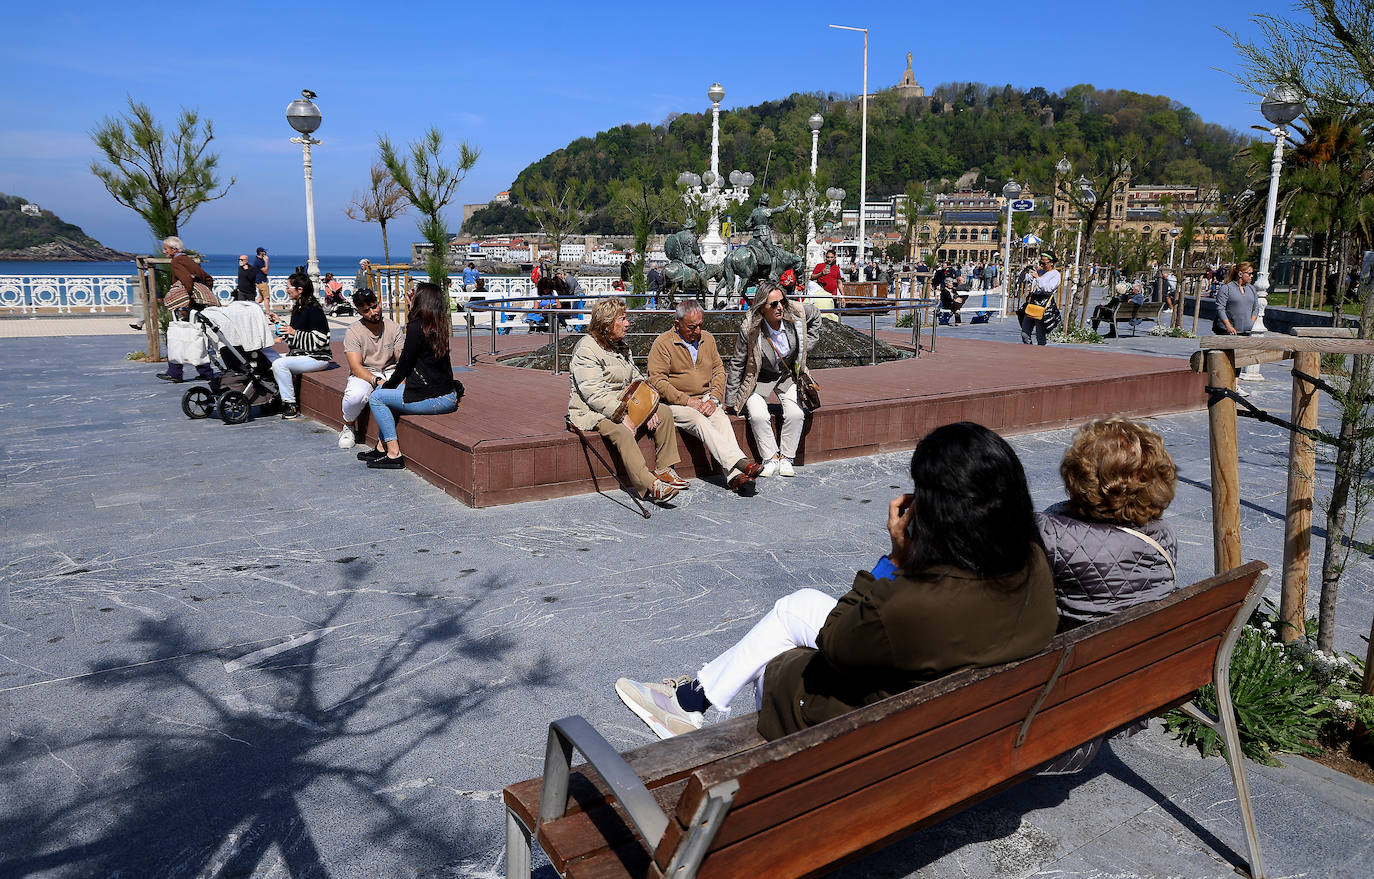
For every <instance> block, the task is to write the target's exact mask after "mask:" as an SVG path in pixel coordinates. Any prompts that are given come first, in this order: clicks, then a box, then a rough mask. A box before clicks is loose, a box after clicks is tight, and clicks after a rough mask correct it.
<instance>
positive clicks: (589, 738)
mask: <svg viewBox="0 0 1374 879" xmlns="http://www.w3.org/2000/svg"><path fill="white" fill-rule="evenodd" d="M574 748H576V749H577V750H578V751H581V752H582V756H583V757H586V758H587V762H588V763H589V764H591V766H592V768H593V769H595V770H596V771H597V772H598V773H599V774H600V775H601V779H602V780H603V781H605V782H606V785H607V786H608V787H609V788H610V789H611V792H612V793H614V794H615V798H616V799H617V800H618V801H619V802H620V805H621V807H622V808H624V810H625V812H626V813H627V814H628V815H629V816H630V821H631V822H632V823H633V824H634V826H635V829H636V830H638V831H639V835H640V836H641V837H643V839H644V841H645V842H646V843H648V845H649V846H650V850H651V851H652V849H653V847H654V846H657V845H658V843H659V840H661V839H662V838H663V831H664V830H666V829H667V827H668V816H667V815H665V814H663V810H662V809H660V808H659V807H658V803H657V802H655V801H654V798H653V795H652V794H650V793H649V789H648V788H646V787H645V786H644V782H642V781H640V780H639V776H638V775H635V772H634V770H633V769H631V768H630V764H628V763H626V762H625V760H624V758H623V757H621V756H620V753H619V752H618V751H616V749H615V748H613V747H611V744H610V742H608V741H606V740H605V739H604V738H602V736H601V733H599V732H597V731H596V730H595V729H593V728H592V725H591V724H590V723H588V722H587V721H586V720H585V719H583V718H582V717H580V716H578V715H574V716H572V717H565V718H563V719H562V720H555V721H554V722H553V723H550V724H549V744H548V748H547V749H546V750H545V752H544V787H543V790H542V792H541V793H540V797H539V823H540V824H543V823H544V822H545V821H552V820H556V819H558V818H562V817H563V815H564V813H565V812H566V811H567V805H568V776H569V773H570V772H571V770H572V753H573V749H574Z"/></svg>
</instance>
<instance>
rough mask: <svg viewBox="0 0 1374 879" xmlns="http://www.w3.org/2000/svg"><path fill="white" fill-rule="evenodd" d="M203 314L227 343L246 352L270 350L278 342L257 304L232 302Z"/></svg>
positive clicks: (203, 311) (204, 311)
mask: <svg viewBox="0 0 1374 879" xmlns="http://www.w3.org/2000/svg"><path fill="white" fill-rule="evenodd" d="M201 314H202V315H204V316H205V318H206V319H207V320H209V321H210V322H211V323H213V324H214V325H215V329H217V330H219V331H220V334H221V335H223V336H224V341H225V342H227V343H228V344H230V345H237V346H239V347H240V348H242V349H243V350H245V351H259V350H261V349H263V348H270V347H272V345H273V344H274V343H275V342H276V337H275V336H274V335H272V329H271V327H269V326H268V325H267V315H265V314H263V312H262V308H261V307H260V306H259V305H258V304H257V303H256V302H230V303H229V304H228V305H220V306H215V307H212V308H206V309H203V310H202V311H201Z"/></svg>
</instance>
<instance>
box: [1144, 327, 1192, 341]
mask: <svg viewBox="0 0 1374 879" xmlns="http://www.w3.org/2000/svg"><path fill="white" fill-rule="evenodd" d="M1150 335H1151V336H1168V337H1169V338H1171V339H1196V338H1197V336H1196V335H1194V334H1193V333H1191V332H1189V331H1188V330H1185V329H1184V328H1183V327H1162V326H1158V325H1156V326H1155V327H1154V329H1152V330H1150Z"/></svg>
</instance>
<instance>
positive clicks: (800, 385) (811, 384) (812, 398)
mask: <svg viewBox="0 0 1374 879" xmlns="http://www.w3.org/2000/svg"><path fill="white" fill-rule="evenodd" d="M797 396H798V398H799V399H800V400H801V404H802V408H804V409H806V410H807V411H808V412H810V411H813V410H816V409H819V408H821V386H820V383H819V382H817V381H816V380H815V379H814V378H812V377H811V373H810V371H808V370H805V369H803V370H801V371H799V372H798V373H797Z"/></svg>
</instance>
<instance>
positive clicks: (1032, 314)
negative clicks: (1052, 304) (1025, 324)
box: [1021, 302, 1045, 320]
mask: <svg viewBox="0 0 1374 879" xmlns="http://www.w3.org/2000/svg"><path fill="white" fill-rule="evenodd" d="M1021 310H1022V312H1024V313H1025V315H1026V317H1028V318H1030V319H1031V320H1043V319H1044V317H1045V306H1043V305H1036V304H1035V303H1034V302H1027V303H1026V305H1025V307H1024V308H1022V309H1021Z"/></svg>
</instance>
